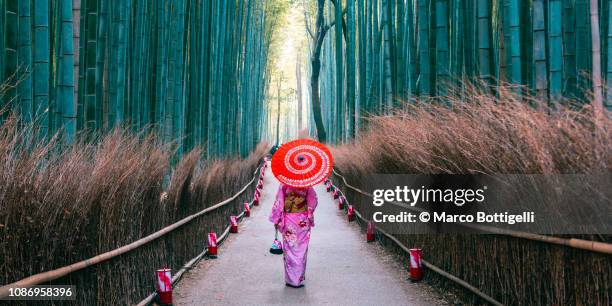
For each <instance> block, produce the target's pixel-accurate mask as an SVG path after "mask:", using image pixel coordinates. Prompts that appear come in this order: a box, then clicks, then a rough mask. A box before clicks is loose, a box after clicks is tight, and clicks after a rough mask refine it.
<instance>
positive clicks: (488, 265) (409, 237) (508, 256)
mask: <svg viewBox="0 0 612 306" xmlns="http://www.w3.org/2000/svg"><path fill="white" fill-rule="evenodd" d="M523 99H524V100H526V101H529V102H530V103H522V102H520V101H519V98H518V97H517V96H516V95H515V94H513V91H512V90H511V88H501V89H500V90H499V92H497V93H496V94H495V95H493V94H489V93H487V92H485V91H482V90H480V89H478V88H477V87H472V88H470V89H469V92H468V93H467V95H466V93H465V92H463V93H457V92H455V93H453V94H451V95H450V96H448V97H444V98H437V99H432V100H438V101H441V102H444V101H445V100H446V101H449V100H450V101H451V102H452V105H453V107H452V108H449V107H446V106H443V104H444V103H430V102H431V101H432V100H416V101H414V103H409V104H406V106H405V108H404V109H403V110H398V111H396V112H395V113H394V114H393V115H390V116H372V117H370V118H369V120H368V125H369V130H368V131H366V132H364V133H363V134H362V135H360V137H359V138H358V139H357V140H356V141H355V142H354V143H351V144H346V145H340V146H337V147H334V148H333V149H332V153H333V155H334V161H335V167H336V168H337V169H339V170H340V172H341V173H342V174H343V175H344V176H345V177H346V178H347V180H348V182H349V183H351V184H353V185H355V186H360V184H361V183H360V182H361V180H362V178H363V177H364V176H366V175H367V174H369V173H409V174H473V173H486V174H566V173H602V172H608V173H609V171H610V170H611V168H612V155H611V154H612V150H611V140H612V139H611V131H610V127H611V126H612V125H611V123H612V122H611V120H610V117H609V116H606V117H605V118H600V119H599V120H600V121H596V120H595V119H594V117H593V114H592V112H591V110H590V108H589V107H588V106H586V107H583V108H581V109H572V108H569V107H563V106H561V104H565V105H572V104H573V103H571V102H572V101H563V103H559V104H560V105H557V107H556V109H555V110H551V109H548V108H543V107H540V108H534V107H532V106H530V105H545V103H543V101H538V100H537V99H535V98H534V97H532V96H523ZM608 115H609V114H608ZM335 181H336V182H341V180H340V179H339V178H337V179H336V180H335ZM343 190H344V192H346V195H347V197H348V198H349V200H350V201H351V202H352V204H353V205H355V208H356V209H358V210H359V211H367V210H368V209H369V208H370V207H371V203H372V199H371V198H367V197H365V196H363V195H362V194H359V193H356V192H354V191H352V190H350V189H347V188H343ZM398 238H399V239H400V240H401V241H402V242H403V243H405V244H406V245H407V246H409V247H421V248H423V252H424V257H425V259H427V260H428V261H430V262H431V263H433V264H434V265H437V266H439V267H441V268H442V269H444V270H446V271H448V272H450V273H452V274H454V275H456V276H458V277H459V278H461V279H464V280H466V281H468V282H469V283H471V284H472V285H474V286H476V287H477V288H479V289H481V290H482V291H483V292H485V293H487V294H489V295H490V296H492V297H494V298H495V299H497V300H498V301H500V302H502V303H503V304H508V305H610V303H612V261H611V260H610V256H609V255H603V254H596V253H591V252H588V251H581V250H576V249H571V248H567V247H563V246H557V245H548V244H545V243H540V242H534V241H528V240H522V239H516V238H511V237H505V236H497V235H469V234H438V235H423V234H421V235H414V234H403V235H398ZM582 238H584V237H582ZM589 238H592V239H598V240H603V241H606V240H609V236H605V235H599V236H597V237H589ZM383 244H385V245H386V246H388V247H390V248H391V249H394V250H395V251H397V252H398V254H399V253H400V250H399V248H395V247H393V246H392V244H391V243H390V242H389V241H386V240H385V239H383ZM402 256H406V255H405V254H404V255H402ZM406 262H407V260H406ZM427 279H428V281H430V282H433V283H435V284H436V285H438V286H442V287H455V285H454V284H452V283H451V282H449V281H447V280H445V279H443V278H441V277H438V276H437V275H433V273H430V274H428V277H427ZM464 298H465V299H466V300H467V301H468V302H470V303H481V302H480V301H478V299H477V298H475V297H474V296H471V295H469V294H466V295H465V296H464Z"/></svg>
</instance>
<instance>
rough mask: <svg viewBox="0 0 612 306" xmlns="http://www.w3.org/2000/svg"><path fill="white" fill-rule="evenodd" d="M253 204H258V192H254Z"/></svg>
mask: <svg viewBox="0 0 612 306" xmlns="http://www.w3.org/2000/svg"><path fill="white" fill-rule="evenodd" d="M253 205H255V206H258V205H259V193H257V192H255V198H254V199H253Z"/></svg>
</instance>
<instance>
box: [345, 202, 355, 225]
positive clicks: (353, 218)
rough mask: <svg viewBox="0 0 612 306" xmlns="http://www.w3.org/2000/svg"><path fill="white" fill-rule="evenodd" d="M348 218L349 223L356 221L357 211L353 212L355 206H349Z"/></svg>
mask: <svg viewBox="0 0 612 306" xmlns="http://www.w3.org/2000/svg"><path fill="white" fill-rule="evenodd" d="M346 218H347V219H348V221H349V222H351V221H353V220H355V211H354V210H353V205H349V206H348V209H347V210H346Z"/></svg>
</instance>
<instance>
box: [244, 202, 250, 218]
mask: <svg viewBox="0 0 612 306" xmlns="http://www.w3.org/2000/svg"><path fill="white" fill-rule="evenodd" d="M244 216H245V217H247V218H248V217H250V216H251V207H250V206H249V203H247V202H244Z"/></svg>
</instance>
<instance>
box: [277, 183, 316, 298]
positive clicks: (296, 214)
mask: <svg viewBox="0 0 612 306" xmlns="http://www.w3.org/2000/svg"><path fill="white" fill-rule="evenodd" d="M316 207H317V194H316V193H315V191H314V189H313V188H312V187H310V188H294V187H290V186H287V185H281V186H280V188H279V189H278V193H277V194H276V202H274V206H273V207H272V214H271V215H270V222H272V223H274V224H275V225H278V230H279V231H280V232H281V233H282V236H283V251H284V252H283V258H284V261H285V281H286V283H287V285H290V286H294V287H298V286H301V285H303V282H304V279H305V277H304V275H305V272H306V256H307V255H308V242H309V241H310V228H311V227H313V226H314V216H313V213H314V210H315V208H316Z"/></svg>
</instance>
